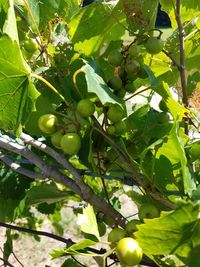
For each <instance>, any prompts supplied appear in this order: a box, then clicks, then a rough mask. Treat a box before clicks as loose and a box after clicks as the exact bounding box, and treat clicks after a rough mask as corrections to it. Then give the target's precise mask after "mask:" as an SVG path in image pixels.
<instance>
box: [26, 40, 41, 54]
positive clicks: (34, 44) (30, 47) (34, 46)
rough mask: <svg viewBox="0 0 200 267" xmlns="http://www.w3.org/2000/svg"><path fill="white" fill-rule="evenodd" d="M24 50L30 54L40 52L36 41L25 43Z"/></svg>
mask: <svg viewBox="0 0 200 267" xmlns="http://www.w3.org/2000/svg"><path fill="white" fill-rule="evenodd" d="M24 48H25V50H26V51H27V52H29V53H34V52H35V51H36V50H38V44H37V42H36V41H35V40H34V39H27V40H25V42H24Z"/></svg>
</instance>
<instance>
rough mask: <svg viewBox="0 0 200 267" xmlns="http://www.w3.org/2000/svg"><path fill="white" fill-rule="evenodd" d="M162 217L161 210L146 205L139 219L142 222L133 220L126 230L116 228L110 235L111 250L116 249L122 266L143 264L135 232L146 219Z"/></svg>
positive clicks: (140, 211)
mask: <svg viewBox="0 0 200 267" xmlns="http://www.w3.org/2000/svg"><path fill="white" fill-rule="evenodd" d="M159 216H160V211H159V209H158V208H157V207H156V206H155V205H153V204H151V203H145V204H143V205H141V206H140V208H139V211H138V217H139V219H140V220H135V219H134V220H131V221H129V222H128V223H127V224H126V227H125V229H121V228H114V229H112V230H111V232H110V233H109V234H108V241H109V242H110V246H111V248H115V252H116V255H117V257H118V259H119V260H120V262H121V264H124V265H126V266H134V265H137V264H139V263H140V262H141V260H142V256H143V252H142V248H141V247H140V246H139V244H138V242H137V241H136V240H135V236H134V232H136V231H137V225H139V224H141V223H142V222H143V221H144V219H147V218H148V219H153V218H157V217H159Z"/></svg>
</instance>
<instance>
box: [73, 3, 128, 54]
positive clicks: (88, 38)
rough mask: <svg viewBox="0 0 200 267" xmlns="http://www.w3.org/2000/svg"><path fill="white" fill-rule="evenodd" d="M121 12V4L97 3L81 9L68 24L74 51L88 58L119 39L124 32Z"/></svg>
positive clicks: (123, 18)
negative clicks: (78, 51)
mask: <svg viewBox="0 0 200 267" xmlns="http://www.w3.org/2000/svg"><path fill="white" fill-rule="evenodd" d="M121 11H122V6H121V2H119V3H118V4H116V2H111V3H98V2H97V3H94V4H92V5H90V6H88V7H85V8H83V9H81V10H80V11H79V12H78V14H77V15H75V16H74V17H73V18H72V20H71V22H70V24H69V28H70V31H69V34H70V36H71V41H72V42H73V43H74V44H75V49H77V50H80V51H81V52H83V53H84V54H86V55H88V56H89V55H94V54H97V55H98V54H99V52H100V50H101V49H102V48H103V46H105V45H108V44H109V43H110V42H111V41H114V40H118V39H120V37H121V36H122V35H123V34H124V31H125V29H124V27H123V24H124V23H125V15H124V13H123V12H121ZM122 23H123V24H122Z"/></svg>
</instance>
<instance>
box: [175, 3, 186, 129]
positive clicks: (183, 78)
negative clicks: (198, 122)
mask: <svg viewBox="0 0 200 267" xmlns="http://www.w3.org/2000/svg"><path fill="white" fill-rule="evenodd" d="M180 6H181V0H176V10H175V17H176V22H177V25H178V31H179V47H180V68H179V72H180V78H181V88H182V95H183V103H184V105H185V107H188V105H189V103H188V96H187V80H186V73H185V53H184V35H185V32H184V28H183V24H182V22H181V15H180ZM185 133H186V134H188V120H187V119H186V120H185Z"/></svg>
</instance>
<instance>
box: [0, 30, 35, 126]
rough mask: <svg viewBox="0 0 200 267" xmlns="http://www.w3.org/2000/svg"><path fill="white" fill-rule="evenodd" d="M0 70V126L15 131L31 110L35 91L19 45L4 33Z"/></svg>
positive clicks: (0, 49)
mask: <svg viewBox="0 0 200 267" xmlns="http://www.w3.org/2000/svg"><path fill="white" fill-rule="evenodd" d="M0 70H1V71H0V127H1V128H3V129H4V130H14V131H17V129H18V128H19V127H20V125H21V124H23V123H24V122H25V121H26V119H27V114H28V113H29V112H30V111H31V110H32V107H33V106H32V104H33V101H34V99H33V98H34V97H35V96H36V95H37V91H36V90H35V87H34V86H33V84H32V83H31V81H30V70H29V69H28V68H27V66H25V64H24V61H23V59H22V57H21V53H20V50H19V46H18V45H17V43H16V42H15V41H12V40H11V39H10V38H9V37H8V36H6V35H4V36H2V37H1V38H0Z"/></svg>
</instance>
